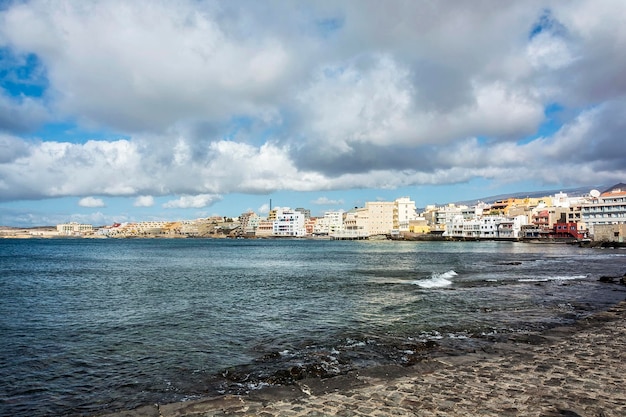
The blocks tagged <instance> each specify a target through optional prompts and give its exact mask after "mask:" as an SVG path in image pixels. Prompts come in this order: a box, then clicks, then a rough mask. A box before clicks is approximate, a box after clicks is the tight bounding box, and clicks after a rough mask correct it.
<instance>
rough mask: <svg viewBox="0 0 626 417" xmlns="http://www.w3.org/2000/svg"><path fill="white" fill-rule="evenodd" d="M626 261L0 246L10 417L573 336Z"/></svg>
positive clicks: (586, 253) (1, 362)
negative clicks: (538, 336)
mask: <svg viewBox="0 0 626 417" xmlns="http://www.w3.org/2000/svg"><path fill="white" fill-rule="evenodd" d="M625 272H626V250H623V249H599V248H580V247H578V246H575V245H565V244H530V243H519V242H494V241H489V242H405V241H332V240H303V239H258V240H247V239H121V240H117V239H25V240H20V239H0V415H1V416H13V417H21V416H24V417H26V416H28V417H33V416H83V415H84V416H89V415H94V414H99V413H103V412H108V411H111V412H113V411H119V410H130V409H134V408H136V407H139V406H142V405H147V404H154V403H159V404H164V403H170V402H176V401H189V400H193V399H197V398H202V397H212V396H217V395H222V394H228V393H234V394H245V393H249V392H252V391H254V390H259V389H263V388H265V387H270V386H274V385H289V384H293V383H295V382H297V381H298V380H300V379H303V378H328V377H332V376H335V375H340V374H344V373H347V372H352V371H358V370H359V369H363V368H370V367H376V366H379V365H389V364H396V365H399V366H411V365H413V364H415V363H418V362H419V361H420V360H423V359H424V358H428V357H429V356H433V355H442V354H455V352H456V353H462V352H464V351H476V350H477V349H481V348H483V347H484V344H486V343H493V341H496V340H499V338H507V337H511V335H524V334H530V333H532V332H536V331H541V330H544V329H549V328H552V327H555V326H560V325H565V324H570V323H573V322H574V321H576V320H579V319H581V318H584V317H586V316H588V315H590V314H593V313H594V312H597V311H601V310H606V309H607V308H609V307H610V306H612V305H614V304H616V303H617V302H619V301H621V300H624V298H625V297H626V287H624V286H622V285H619V284H608V283H603V282H600V281H599V277H600V276H621V275H623V274H624V273H625Z"/></svg>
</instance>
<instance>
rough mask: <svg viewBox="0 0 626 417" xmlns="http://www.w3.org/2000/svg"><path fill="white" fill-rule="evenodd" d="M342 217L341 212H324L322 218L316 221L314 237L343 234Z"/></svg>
mask: <svg viewBox="0 0 626 417" xmlns="http://www.w3.org/2000/svg"><path fill="white" fill-rule="evenodd" d="M343 216H344V211H343V210H339V211H327V212H325V213H324V217H320V218H318V219H317V222H316V223H315V226H314V228H313V233H315V234H316V235H333V234H337V233H341V232H343V230H344V225H343Z"/></svg>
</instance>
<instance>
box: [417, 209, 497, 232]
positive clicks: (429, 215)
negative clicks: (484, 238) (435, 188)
mask: <svg viewBox="0 0 626 417" xmlns="http://www.w3.org/2000/svg"><path fill="white" fill-rule="evenodd" d="M486 207H490V206H489V205H487V206H486ZM467 209H468V207H467V206H457V205H456V204H448V205H446V206H443V207H436V206H427V207H426V210H425V211H424V213H423V217H424V218H425V219H426V220H427V221H428V225H429V226H430V229H431V231H433V232H440V233H441V232H443V231H445V229H446V224H448V223H449V222H450V221H451V220H452V219H453V218H454V217H456V216H458V215H463V212H464V211H465V210H467ZM480 215H482V213H480Z"/></svg>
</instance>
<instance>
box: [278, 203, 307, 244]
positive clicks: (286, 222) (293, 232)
mask: <svg viewBox="0 0 626 417" xmlns="http://www.w3.org/2000/svg"><path fill="white" fill-rule="evenodd" d="M304 223H305V215H304V214H303V213H302V212H300V211H295V210H291V209H290V208H288V207H285V208H280V207H277V208H276V220H274V224H273V233H272V234H273V235H274V236H291V237H302V236H305V235H306V228H305V227H304Z"/></svg>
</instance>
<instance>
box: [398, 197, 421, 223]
mask: <svg viewBox="0 0 626 417" xmlns="http://www.w3.org/2000/svg"><path fill="white" fill-rule="evenodd" d="M394 203H395V212H394V225H393V226H394V229H397V230H398V231H400V232H408V231H409V222H410V221H411V220H415V219H417V209H416V208H415V201H412V200H411V199H410V198H409V197H400V198H398V199H396V201H395V202H394Z"/></svg>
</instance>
